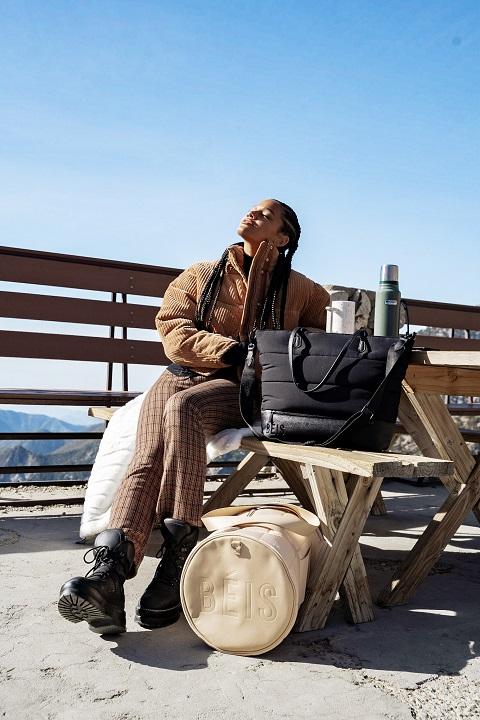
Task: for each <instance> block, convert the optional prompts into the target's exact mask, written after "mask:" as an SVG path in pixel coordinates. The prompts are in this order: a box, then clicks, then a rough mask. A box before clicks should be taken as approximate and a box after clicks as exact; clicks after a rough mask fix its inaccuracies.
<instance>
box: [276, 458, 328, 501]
mask: <svg viewBox="0 0 480 720" xmlns="http://www.w3.org/2000/svg"><path fill="white" fill-rule="evenodd" d="M271 460H272V462H273V464H274V465H275V467H276V468H277V470H278V471H279V472H280V474H281V475H282V477H283V479H284V480H285V482H286V483H287V485H288V486H289V488H290V490H291V491H292V492H293V494H294V495H295V496H296V497H297V499H298V501H299V503H300V505H302V506H303V507H304V508H305V510H310V512H313V513H317V509H316V507H315V504H314V502H313V498H312V495H311V493H310V492H309V488H308V486H307V485H306V483H305V480H304V478H303V474H302V470H301V468H300V465H299V464H298V463H296V462H294V461H293V460H284V459H282V458H271Z"/></svg>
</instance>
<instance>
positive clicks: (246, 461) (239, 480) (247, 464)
mask: <svg viewBox="0 0 480 720" xmlns="http://www.w3.org/2000/svg"><path fill="white" fill-rule="evenodd" d="M267 462H268V457H267V455H261V454H260V453H254V452H251V453H248V455H246V456H245V457H244V458H243V460H242V461H241V462H240V463H239V465H238V468H237V469H236V470H235V472H233V473H232V474H231V475H230V477H229V478H227V479H226V480H225V481H224V482H223V483H222V484H221V485H220V487H219V488H217V489H216V490H215V492H214V493H213V495H212V496H211V497H210V498H209V499H208V500H207V502H206V503H205V505H204V506H203V513H204V514H205V513H207V512H209V511H210V510H217V509H218V508H221V507H227V506H228V505H231V504H232V502H233V501H234V500H235V498H237V497H238V496H239V495H240V493H242V492H243V491H244V490H245V488H246V487H247V485H248V483H249V482H251V481H252V480H253V478H254V477H255V476H256V475H257V473H258V472H260V470H261V469H262V468H263V467H264V466H265V464H266V463H267Z"/></svg>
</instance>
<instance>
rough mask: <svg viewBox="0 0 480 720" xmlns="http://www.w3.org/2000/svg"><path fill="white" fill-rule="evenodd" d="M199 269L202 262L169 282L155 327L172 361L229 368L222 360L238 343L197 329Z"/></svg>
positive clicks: (188, 364)
mask: <svg viewBox="0 0 480 720" xmlns="http://www.w3.org/2000/svg"><path fill="white" fill-rule="evenodd" d="M200 268H201V263H198V264H196V265H192V267H190V268H188V269H187V270H185V271H184V272H182V273H181V274H180V275H179V276H178V277H177V278H175V280H173V281H172V282H171V283H170V285H169V286H168V288H167V290H166V291H165V295H164V298H163V303H162V307H161V308H160V310H159V312H158V313H157V316H156V318H155V324H156V326H157V330H158V331H159V333H160V337H161V339H162V342H163V346H164V349H165V354H166V355H167V357H168V358H169V359H170V360H171V361H172V362H176V363H179V364H180V365H185V366H187V367H194V368H223V367H227V364H226V363H224V362H222V360H221V359H220V358H221V356H222V355H223V353H224V352H225V351H226V350H228V349H229V348H230V347H232V346H234V345H236V344H237V342H236V340H233V339H232V338H229V337H225V336H223V335H220V334H218V333H212V332H207V331H206V330H197V328H196V327H195V323H194V320H195V310H196V307H197V300H198V295H199V291H198V278H199V270H200Z"/></svg>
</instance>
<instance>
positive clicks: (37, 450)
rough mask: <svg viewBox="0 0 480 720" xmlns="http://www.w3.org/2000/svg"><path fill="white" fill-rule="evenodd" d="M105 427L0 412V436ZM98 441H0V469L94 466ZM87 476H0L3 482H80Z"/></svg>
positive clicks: (12, 411) (55, 474)
mask: <svg viewBox="0 0 480 720" xmlns="http://www.w3.org/2000/svg"><path fill="white" fill-rule="evenodd" d="M103 428H104V424H103V423H98V424H95V425H88V426H86V425H85V426H84V425H73V424H71V423H68V422H65V421H63V420H59V419H58V418H54V417H51V416H50V415H34V414H30V413H24V412H16V411H15V410H0V432H96V431H97V432H98V431H101V430H103ZM99 442H100V441H99V440H0V465H2V466H7V467H8V466H10V465H12V466H17V465H27V466H28V465H53V464H55V465H73V464H79V465H80V464H81V465H85V464H88V463H93V461H94V459H95V455H96V453H97V449H98V445H99ZM86 477H88V473H73V472H71V473H24V474H18V473H15V474H12V475H3V476H0V483H1V482H2V481H3V482H25V481H26V480H42V481H50V480H54V479H57V480H60V479H62V480H66V479H69V480H70V479H72V480H75V479H77V480H80V479H85V478H86Z"/></svg>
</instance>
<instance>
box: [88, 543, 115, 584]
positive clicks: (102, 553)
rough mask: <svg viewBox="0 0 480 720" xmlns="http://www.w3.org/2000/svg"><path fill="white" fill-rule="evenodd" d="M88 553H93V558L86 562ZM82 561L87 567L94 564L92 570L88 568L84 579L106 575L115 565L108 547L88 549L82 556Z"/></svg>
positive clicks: (100, 546) (101, 546)
mask: <svg viewBox="0 0 480 720" xmlns="http://www.w3.org/2000/svg"><path fill="white" fill-rule="evenodd" d="M89 553H93V558H92V559H91V560H87V555H88V554H89ZM83 560H84V562H86V563H87V565H91V564H92V563H95V565H94V566H93V568H90V570H89V571H88V572H87V574H86V575H85V577H91V576H92V575H106V574H107V573H108V572H109V571H110V570H111V569H112V568H113V566H114V564H115V557H114V555H113V553H112V550H111V548H109V547H108V545H99V546H97V547H92V548H90V549H89V550H87V552H86V553H85V555H84V556H83Z"/></svg>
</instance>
